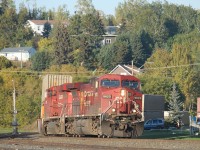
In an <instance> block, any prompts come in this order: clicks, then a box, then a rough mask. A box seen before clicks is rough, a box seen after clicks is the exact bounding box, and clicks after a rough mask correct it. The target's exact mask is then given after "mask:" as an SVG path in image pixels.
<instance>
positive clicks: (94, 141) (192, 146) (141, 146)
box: [0, 132, 200, 150]
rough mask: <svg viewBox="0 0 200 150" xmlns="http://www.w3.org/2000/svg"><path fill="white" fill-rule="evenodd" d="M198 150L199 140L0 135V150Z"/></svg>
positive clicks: (22, 134)
mask: <svg viewBox="0 0 200 150" xmlns="http://www.w3.org/2000/svg"><path fill="white" fill-rule="evenodd" d="M4 149H5V150H34V149H45V150H54V149H59V150H64V149H65V150H66V149H67V150H71V149H73V150H93V149H96V150H101V149H102V150H103V149H104V150H105V149H109V150H127V149H134V150H172V149H174V150H199V149H200V141H199V140H160V139H126V138H97V137H61V136H42V135H40V134H38V133H34V132H31V133H21V134H19V135H17V136H12V135H9V134H4V135H3V134H1V135H0V150H4Z"/></svg>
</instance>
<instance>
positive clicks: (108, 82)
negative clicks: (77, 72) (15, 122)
mask: <svg viewBox="0 0 200 150" xmlns="http://www.w3.org/2000/svg"><path fill="white" fill-rule="evenodd" d="M101 86H104V87H119V86H120V81H119V80H109V79H103V80H101Z"/></svg>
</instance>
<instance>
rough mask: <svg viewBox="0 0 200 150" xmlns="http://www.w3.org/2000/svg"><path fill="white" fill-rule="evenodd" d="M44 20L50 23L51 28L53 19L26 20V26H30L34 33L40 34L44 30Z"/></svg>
mask: <svg viewBox="0 0 200 150" xmlns="http://www.w3.org/2000/svg"><path fill="white" fill-rule="evenodd" d="M46 22H48V23H49V24H51V28H53V25H54V23H55V21H54V20H28V21H27V24H26V26H27V27H30V28H31V29H32V30H33V32H34V33H36V34H39V35H42V32H43V31H44V24H45V23H46Z"/></svg>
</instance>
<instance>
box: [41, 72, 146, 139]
mask: <svg viewBox="0 0 200 150" xmlns="http://www.w3.org/2000/svg"><path fill="white" fill-rule="evenodd" d="M141 111H142V93H141V92H140V80H139V79H138V78H136V77H134V76H129V75H127V76H125V75H114V74H106V75H103V76H101V77H98V78H93V79H91V81H90V83H65V84H62V85H59V86H53V87H51V88H49V89H47V90H46V97H45V100H44V101H43V102H42V108H41V118H42V132H43V134H45V135H47V134H63V135H67V136H70V135H71V136H83V135H97V136H98V137H113V136H115V137H137V136H140V135H141V134H142V133H143V126H144V121H143V117H142V113H141Z"/></svg>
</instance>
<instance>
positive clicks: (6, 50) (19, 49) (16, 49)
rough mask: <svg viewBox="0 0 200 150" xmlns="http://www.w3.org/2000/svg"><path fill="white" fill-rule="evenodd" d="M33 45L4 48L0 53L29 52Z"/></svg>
mask: <svg viewBox="0 0 200 150" xmlns="http://www.w3.org/2000/svg"><path fill="white" fill-rule="evenodd" d="M32 48H33V47H14V48H4V49H2V50H1V51H0V53H13V52H20V53H21V52H30V50H31V49H32Z"/></svg>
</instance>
